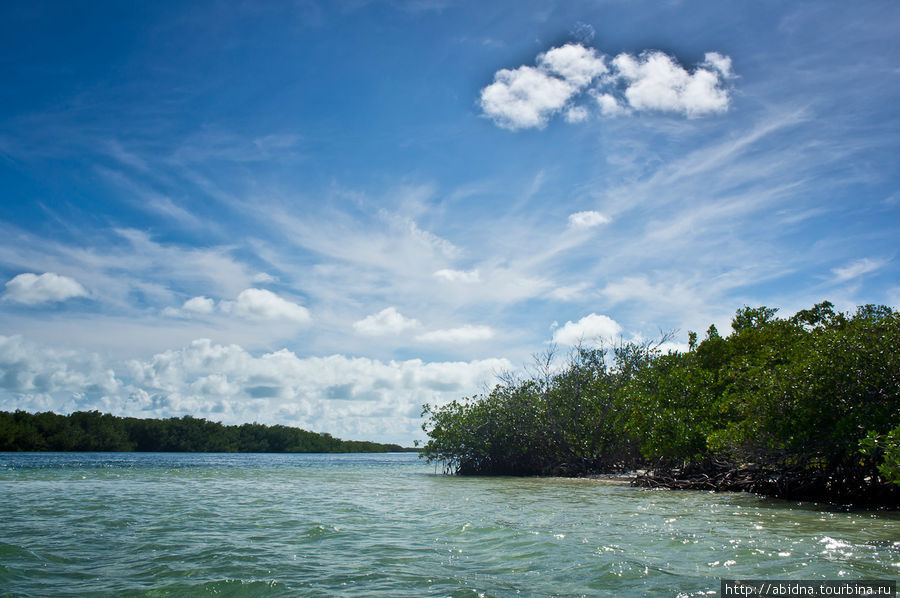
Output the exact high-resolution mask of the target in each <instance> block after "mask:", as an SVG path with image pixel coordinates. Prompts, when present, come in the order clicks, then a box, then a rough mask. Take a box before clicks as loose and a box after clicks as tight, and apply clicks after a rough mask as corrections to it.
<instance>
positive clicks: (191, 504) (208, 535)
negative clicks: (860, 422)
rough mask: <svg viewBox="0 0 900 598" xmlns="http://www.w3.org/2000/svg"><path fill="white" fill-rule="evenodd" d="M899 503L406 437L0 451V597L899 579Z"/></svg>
mask: <svg viewBox="0 0 900 598" xmlns="http://www.w3.org/2000/svg"><path fill="white" fill-rule="evenodd" d="M898 576H900V515H898V514H897V513H876V512H864V511H860V512H849V513H845V512H837V511H834V510H829V509H826V508H824V507H821V506H816V505H811V504H798V503H789V502H783V501H777V500H764V499H760V498H757V497H754V496H749V495H742V494H709V493H702V492H675V491H659V490H642V489H635V488H631V487H629V486H624V485H621V484H613V483H609V482H603V481H598V480H584V479H558V478H551V479H547V478H543V479H541V478H456V477H448V476H442V475H435V473H434V467H433V466H429V465H426V464H424V463H422V462H421V461H419V460H418V459H417V458H416V455H413V454H390V455H233V454H230V455H209V454H125V453H119V454H108V453H107V454H102V453H93V454H83V453H82V454H78V453H75V454H71V453H70V454H9V453H6V454H0V596H154V597H157V596H179V597H181V596H374V597H378V596H386V597H387V596H389V597H392V598H393V597H398V596H461V597H474V596H602V595H615V596H677V595H681V596H702V595H710V594H713V595H714V594H717V593H718V590H719V579H720V578H726V579H747V578H754V579H760V578H763V579H786V578H789V579H837V578H846V579H896V578H897V577H898Z"/></svg>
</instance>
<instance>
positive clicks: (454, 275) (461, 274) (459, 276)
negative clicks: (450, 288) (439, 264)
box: [434, 269, 481, 283]
mask: <svg viewBox="0 0 900 598" xmlns="http://www.w3.org/2000/svg"><path fill="white" fill-rule="evenodd" d="M434 277H435V278H437V279H438V280H442V281H444V282H465V283H471V282H478V281H479V280H480V279H481V276H480V275H479V273H478V270H469V271H466V270H447V269H444V270H438V271H437V272H435V273H434Z"/></svg>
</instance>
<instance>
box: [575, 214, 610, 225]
mask: <svg viewBox="0 0 900 598" xmlns="http://www.w3.org/2000/svg"><path fill="white" fill-rule="evenodd" d="M610 221H611V219H610V217H609V216H607V215H606V214H601V213H600V212H596V211H593V210H589V211H586V212H576V213H574V214H571V215H569V226H570V227H572V228H591V227H594V226H599V225H601V224H608V223H609V222H610Z"/></svg>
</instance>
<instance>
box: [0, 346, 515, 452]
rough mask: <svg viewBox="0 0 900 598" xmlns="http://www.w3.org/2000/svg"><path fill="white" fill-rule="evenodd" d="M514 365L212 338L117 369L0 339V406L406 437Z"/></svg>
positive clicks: (86, 356) (83, 356) (77, 354)
mask: <svg viewBox="0 0 900 598" xmlns="http://www.w3.org/2000/svg"><path fill="white" fill-rule="evenodd" d="M511 368H512V365H511V364H510V362H509V361H507V360H505V359H483V360H474V361H467V362H466V361H448V362H424V361H422V360H420V359H410V360H406V361H389V362H385V361H379V360H376V359H368V358H350V357H346V356H343V355H330V356H325V357H304V358H301V357H298V356H297V355H296V354H294V353H293V352H291V351H288V350H285V349H282V350H279V351H272V352H268V353H263V354H252V353H250V352H248V351H247V350H245V349H244V348H243V347H241V346H240V345H236V344H230V345H225V344H217V343H214V342H212V341H210V340H207V339H200V340H195V341H193V342H191V343H189V344H188V345H187V346H185V347H182V348H179V349H172V350H168V351H163V352H160V353H157V354H155V355H153V356H151V357H149V358H146V359H134V360H130V361H128V362H126V363H116V364H114V365H112V366H111V365H110V364H107V363H105V362H104V360H103V359H101V358H100V357H98V356H97V355H94V354H90V353H86V352H84V351H69V350H60V349H56V348H51V347H47V346H42V345H38V344H35V343H31V342H27V341H26V340H24V339H23V338H22V337H19V336H12V337H7V336H0V409H7V410H9V409H15V408H29V409H42V410H45V409H49V410H54V411H58V412H69V411H73V410H79V409H80V410H84V409H99V410H101V411H104V412H109V413H114V414H117V415H131V416H140V417H172V416H179V415H183V414H186V413H189V414H191V415H194V416H196V417H207V418H210V419H214V420H216V421H224V422H226V423H240V422H245V421H260V422H263V423H269V424H273V423H281V424H287V425H296V426H301V427H305V428H307V429H312V430H316V431H324V432H331V433H333V434H336V435H338V436H341V437H344V438H361V439H362V438H366V439H374V440H387V441H392V442H403V443H409V442H411V440H412V439H413V438H415V437H417V434H418V433H419V432H418V430H419V424H420V423H421V419H420V417H419V414H420V412H421V407H422V404H423V403H432V404H443V403H446V402H448V401H450V400H453V399H458V398H460V397H461V396H465V395H467V394H472V393H474V392H477V391H478V390H479V389H480V388H481V387H482V386H483V384H486V383H488V384H489V383H491V382H492V381H493V380H494V377H495V376H496V374H498V373H499V372H502V371H508V370H510V369H511Z"/></svg>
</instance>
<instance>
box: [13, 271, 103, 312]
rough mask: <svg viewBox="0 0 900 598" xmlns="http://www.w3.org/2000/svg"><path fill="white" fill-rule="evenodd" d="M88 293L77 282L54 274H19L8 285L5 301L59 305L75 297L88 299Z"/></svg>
mask: <svg viewBox="0 0 900 598" xmlns="http://www.w3.org/2000/svg"><path fill="white" fill-rule="evenodd" d="M87 294H88V293H87V291H86V290H85V288H84V287H83V286H81V284H79V283H78V282H77V281H76V280H73V279H71V278H69V277H68V276H60V275H59V274H54V273H53V272H45V273H44V274H41V275H37V274H32V273H30V272H26V273H24V274H19V275H18V276H16V277H14V278H13V279H12V280H10V281H9V282H7V283H6V292H5V293H4V294H3V299H5V300H6V301H14V302H16V303H22V304H25V305H37V304H39V303H57V302H60V301H65V300H66V299H72V298H73V297H87Z"/></svg>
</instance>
